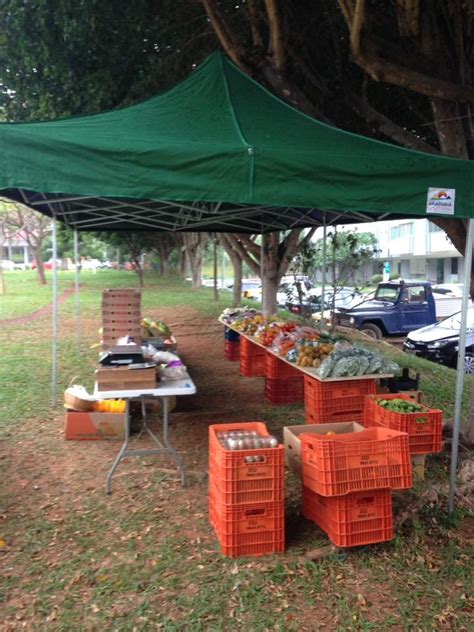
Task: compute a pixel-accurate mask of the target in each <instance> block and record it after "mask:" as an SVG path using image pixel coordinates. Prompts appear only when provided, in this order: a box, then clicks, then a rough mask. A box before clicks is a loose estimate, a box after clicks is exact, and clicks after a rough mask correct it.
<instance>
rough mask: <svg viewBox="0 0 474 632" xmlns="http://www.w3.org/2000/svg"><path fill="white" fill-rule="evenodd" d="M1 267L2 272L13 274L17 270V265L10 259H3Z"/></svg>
mask: <svg viewBox="0 0 474 632" xmlns="http://www.w3.org/2000/svg"><path fill="white" fill-rule="evenodd" d="M1 265H2V270H6V271H7V272H12V271H13V270H14V269H15V264H14V263H13V261H10V260H9V259H2V261H1Z"/></svg>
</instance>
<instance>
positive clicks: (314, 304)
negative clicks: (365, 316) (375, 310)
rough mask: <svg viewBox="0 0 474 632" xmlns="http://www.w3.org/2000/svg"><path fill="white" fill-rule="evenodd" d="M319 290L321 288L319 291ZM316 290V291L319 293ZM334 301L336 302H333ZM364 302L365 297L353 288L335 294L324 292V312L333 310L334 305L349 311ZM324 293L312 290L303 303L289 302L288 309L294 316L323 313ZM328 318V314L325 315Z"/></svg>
mask: <svg viewBox="0 0 474 632" xmlns="http://www.w3.org/2000/svg"><path fill="white" fill-rule="evenodd" d="M317 290H319V288H318V289H317ZM317 290H316V291H317ZM333 299H334V300H333ZM363 300H364V296H363V295H362V294H360V293H359V292H357V291H356V290H355V289H353V288H339V289H338V290H336V292H335V293H334V290H332V289H331V290H325V292H324V311H326V310H331V309H332V308H333V305H334V306H335V307H336V308H337V309H339V308H346V309H349V308H350V307H352V306H353V305H358V304H359V303H361V301H363ZM321 303H322V293H321V291H320V290H319V293H317V294H316V293H314V290H311V291H310V292H309V293H308V294H307V296H306V297H305V300H304V301H303V303H299V302H298V301H294V302H292V301H288V302H287V304H286V307H287V309H288V310H289V311H290V312H292V313H293V314H305V315H311V314H317V313H319V312H321V307H322V304H321ZM324 316H325V317H326V316H327V314H326V313H325V314H324Z"/></svg>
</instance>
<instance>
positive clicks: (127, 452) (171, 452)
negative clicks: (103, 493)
mask: <svg viewBox="0 0 474 632" xmlns="http://www.w3.org/2000/svg"><path fill="white" fill-rule="evenodd" d="M145 399H146V398H145V396H142V397H140V401H141V407H142V417H143V426H142V429H141V430H140V432H139V434H138V436H137V437H136V438H137V439H138V438H139V437H140V436H141V435H142V433H143V432H147V434H148V435H149V436H150V437H151V439H152V440H153V441H154V443H156V445H157V446H158V448H159V449H156V448H151V449H150V448H144V449H142V450H135V449H130V448H129V440H130V410H129V406H127V412H126V415H125V440H124V442H123V445H122V447H121V449H120V452H119V453H118V455H117V457H116V459H115V461H114V463H113V465H112V467H111V468H110V471H109V473H108V474H107V481H106V489H107V493H108V494H111V493H112V476H113V475H114V472H115V470H116V469H117V467H118V464H119V463H120V461H121V460H122V459H123V458H125V457H129V456H152V455H160V454H167V455H168V456H169V457H170V458H171V459H172V460H173V461H174V463H175V464H176V467H177V468H178V470H179V474H180V478H181V485H182V486H183V487H184V486H185V485H186V475H185V472H184V468H183V463H182V461H181V457H180V456H179V454H178V453H177V452H176V450H175V449H174V448H173V446H172V445H171V444H170V442H169V440H168V425H169V397H163V398H162V401H163V443H161V441H160V440H159V439H158V437H157V436H156V435H155V434H154V432H153V431H152V430H151V428H150V427H149V426H148V422H147V415H146V403H145Z"/></svg>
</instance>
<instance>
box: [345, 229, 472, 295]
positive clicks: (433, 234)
mask: <svg viewBox="0 0 474 632" xmlns="http://www.w3.org/2000/svg"><path fill="white" fill-rule="evenodd" d="M341 230H344V231H350V230H357V232H361V233H362V232H370V233H373V234H374V235H375V236H376V238H377V242H378V248H379V252H378V253H377V255H376V259H377V261H376V262H374V263H373V264H372V270H373V274H377V273H382V266H383V263H384V262H386V261H388V262H389V263H390V274H391V275H395V274H396V275H398V276H400V277H402V278H405V279H425V280H427V281H430V282H431V283H457V282H462V281H463V273H464V259H463V257H462V255H461V254H460V253H459V252H458V251H457V250H456V248H455V247H454V246H453V244H452V243H451V241H450V240H449V238H448V237H447V235H446V233H445V232H444V231H443V230H441V229H440V228H438V227H437V226H435V224H433V223H432V222H430V221H429V220H427V219H402V220H392V221H387V222H372V223H364V224H353V225H352V226H350V225H347V226H344V227H341Z"/></svg>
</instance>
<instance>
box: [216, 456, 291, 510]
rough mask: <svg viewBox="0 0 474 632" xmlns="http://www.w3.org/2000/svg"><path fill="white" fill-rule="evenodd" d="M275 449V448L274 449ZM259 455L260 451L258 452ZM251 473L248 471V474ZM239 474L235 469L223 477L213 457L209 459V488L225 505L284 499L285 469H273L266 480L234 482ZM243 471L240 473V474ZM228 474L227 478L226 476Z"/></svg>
mask: <svg viewBox="0 0 474 632" xmlns="http://www.w3.org/2000/svg"><path fill="white" fill-rule="evenodd" d="M272 449H273V448H272ZM256 452H257V453H259V451H256ZM248 472H249V471H248V470H247V471H246V473H248ZM236 473H237V475H238V474H239V472H238V471H237V470H236V469H234V470H233V471H232V470H231V472H230V478H229V477H228V475H229V471H227V472H225V473H224V476H222V468H219V467H218V466H217V464H216V462H215V460H214V458H213V457H212V456H211V457H210V458H209V488H210V489H211V488H212V489H213V491H214V495H215V496H216V497H217V498H218V499H219V501H220V502H222V504H223V505H228V506H233V507H235V506H238V505H246V504H252V503H262V502H265V503H266V502H280V501H283V499H284V478H283V476H284V470H283V467H280V466H275V467H272V468H271V470H270V471H267V472H266V473H268V474H276V476H268V477H264V478H247V479H244V480H235V479H234V480H232V478H233V474H236ZM241 473H242V471H240V474H241ZM226 474H227V477H226V476H225V475H226Z"/></svg>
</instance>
